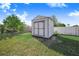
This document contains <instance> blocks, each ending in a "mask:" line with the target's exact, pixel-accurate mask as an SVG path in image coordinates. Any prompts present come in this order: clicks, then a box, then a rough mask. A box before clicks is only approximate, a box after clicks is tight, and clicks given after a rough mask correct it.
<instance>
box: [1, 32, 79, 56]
mask: <svg viewBox="0 0 79 59" xmlns="http://www.w3.org/2000/svg"><path fill="white" fill-rule="evenodd" d="M0 55H6V56H8V55H9V56H56V55H57V56H60V55H79V37H78V36H69V35H58V36H54V37H53V38H51V39H49V40H46V41H45V40H43V39H42V38H36V37H32V35H31V33H24V34H19V35H16V36H13V37H10V38H7V39H2V40H0Z"/></svg>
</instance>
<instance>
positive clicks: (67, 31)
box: [54, 27, 79, 35]
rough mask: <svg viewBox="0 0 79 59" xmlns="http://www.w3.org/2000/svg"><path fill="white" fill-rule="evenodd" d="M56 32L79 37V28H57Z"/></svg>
mask: <svg viewBox="0 0 79 59" xmlns="http://www.w3.org/2000/svg"><path fill="white" fill-rule="evenodd" d="M54 32H57V33H59V34H68V35H79V27H55V28H54Z"/></svg>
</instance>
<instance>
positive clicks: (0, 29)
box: [0, 24, 4, 34]
mask: <svg viewBox="0 0 79 59" xmlns="http://www.w3.org/2000/svg"><path fill="white" fill-rule="evenodd" d="M3 33H4V25H2V24H0V34H3Z"/></svg>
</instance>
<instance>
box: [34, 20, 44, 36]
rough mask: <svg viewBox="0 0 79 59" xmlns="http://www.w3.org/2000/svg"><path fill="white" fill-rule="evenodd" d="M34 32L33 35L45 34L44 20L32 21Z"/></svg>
mask: <svg viewBox="0 0 79 59" xmlns="http://www.w3.org/2000/svg"><path fill="white" fill-rule="evenodd" d="M34 33H35V35H38V36H44V34H45V28H44V21H40V22H35V23H34Z"/></svg>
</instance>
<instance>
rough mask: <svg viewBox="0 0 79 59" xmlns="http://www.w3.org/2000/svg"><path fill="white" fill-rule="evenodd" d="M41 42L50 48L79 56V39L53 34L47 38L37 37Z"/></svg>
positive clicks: (64, 53) (67, 54) (68, 54)
mask: <svg viewBox="0 0 79 59" xmlns="http://www.w3.org/2000/svg"><path fill="white" fill-rule="evenodd" d="M37 39H38V40H39V41H40V42H42V43H43V44H44V45H46V46H47V47H48V48H49V49H53V50H55V51H57V52H59V53H62V54H63V55H66V56H79V41H76V40H72V39H70V38H64V37H62V36H53V37H52V38H50V39H48V40H45V39H42V38H37Z"/></svg>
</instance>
